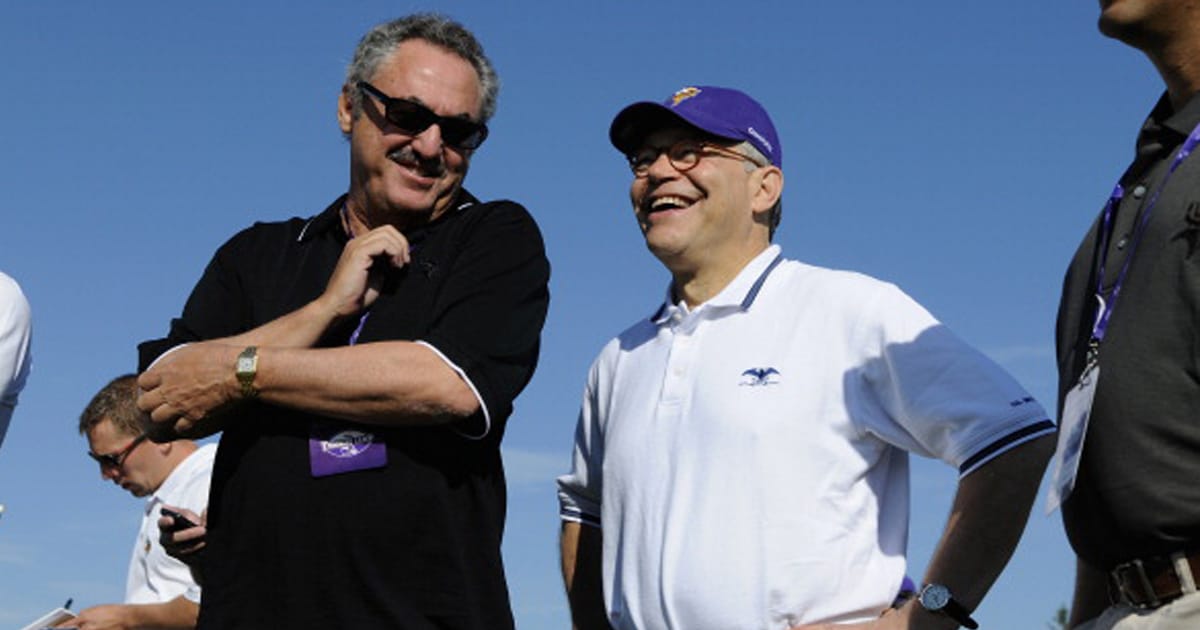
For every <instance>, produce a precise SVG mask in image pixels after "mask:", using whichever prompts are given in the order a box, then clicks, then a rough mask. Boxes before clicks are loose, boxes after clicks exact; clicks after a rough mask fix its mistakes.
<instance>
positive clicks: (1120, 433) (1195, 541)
mask: <svg viewBox="0 0 1200 630" xmlns="http://www.w3.org/2000/svg"><path fill="white" fill-rule="evenodd" d="M1100 5H1101V16H1100V30H1101V31H1102V32H1103V33H1104V34H1105V35H1108V36H1110V37H1114V38H1116V39H1119V40H1121V41H1123V42H1125V43H1126V44H1129V45H1130V46H1133V47H1135V48H1138V49H1140V50H1142V51H1143V52H1144V53H1145V54H1146V55H1147V56H1148V57H1149V58H1150V60H1151V61H1152V62H1153V63H1154V65H1155V67H1156V68H1157V69H1158V71H1159V73H1160V74H1161V75H1162V78H1163V80H1164V81H1165V83H1166V87H1167V92H1166V94H1165V95H1164V96H1163V97H1162V98H1161V99H1160V100H1159V102H1158V105H1157V106H1155V108H1154V110H1153V111H1152V112H1151V113H1150V117H1149V118H1148V119H1147V120H1146V122H1145V124H1144V125H1143V126H1142V129H1141V133H1140V135H1139V136H1138V141H1137V154H1136V157H1135V159H1134V161H1133V164H1132V165H1131V166H1130V167H1129V169H1128V170H1126V171H1125V173H1124V174H1123V175H1122V176H1121V178H1120V180H1119V182H1118V187H1117V188H1116V189H1115V191H1114V193H1113V195H1112V197H1111V198H1110V200H1109V202H1108V203H1107V204H1105V207H1104V210H1103V211H1102V212H1101V215H1100V217H1099V218H1098V219H1097V221H1096V223H1095V224H1094V225H1093V226H1092V228H1091V230H1090V231H1089V232H1088V234H1087V236H1086V237H1085V238H1084V241H1083V243H1082V244H1081V245H1080V247H1079V250H1078V252H1077V253H1076V255H1075V258H1074V260H1073V261H1072V263H1071V267H1070V269H1069V270H1068V272H1067V276H1066V280H1065V283H1064V285H1063V297H1062V303H1061V306H1060V309H1059V315H1058V331H1057V337H1058V364H1059V375H1060V381H1059V383H1060V384H1059V392H1060V396H1059V401H1060V403H1059V404H1060V409H1061V410H1062V425H1061V432H1062V437H1061V438H1060V447H1059V453H1058V455H1056V461H1057V462H1058V463H1057V467H1058V469H1059V470H1058V472H1056V474H1055V479H1054V482H1055V484H1054V490H1053V491H1052V492H1057V493H1058V494H1059V495H1061V496H1065V501H1064V502H1063V503H1062V509H1063V522H1064V524H1065V526H1066V530H1067V534H1068V537H1069V538H1070V540H1071V545H1072V547H1073V548H1074V550H1075V552H1076V554H1077V556H1078V558H1077V577H1076V582H1075V597H1074V605H1073V607H1072V611H1071V625H1072V627H1076V625H1077V624H1083V625H1081V626H1078V627H1083V628H1089V629H1092V630H1095V629H1099V628H1122V629H1126V628H1151V627H1153V628H1156V629H1164V630H1165V629H1169V628H1198V627H1200V595H1197V594H1196V586H1195V582H1196V581H1200V419H1198V418H1197V411H1198V410H1200V363H1198V362H1197V357H1198V356H1200V310H1198V309H1200V256H1198V253H1197V246H1198V245H1200V160H1197V159H1195V157H1192V158H1188V157H1187V155H1188V152H1189V151H1188V149H1190V148H1191V146H1192V145H1194V144H1195V143H1196V140H1197V139H1198V138H1200V134H1198V133H1197V131H1200V127H1198V123H1200V96H1197V92H1198V91H1200V64H1198V63H1197V61H1196V60H1197V59H1200V7H1197V6H1196V4H1195V3H1193V2H1182V1H1180V0H1101V2H1100ZM1080 448H1082V451H1080ZM1075 453H1077V454H1079V457H1078V459H1077V460H1076V461H1078V472H1077V473H1075V474H1072V471H1073V470H1074V468H1073V467H1072V466H1071V463H1072V458H1071V457H1070V455H1071V454H1075ZM1072 484H1073V488H1072ZM1085 622H1086V623H1085Z"/></svg>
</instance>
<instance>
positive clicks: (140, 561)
mask: <svg viewBox="0 0 1200 630" xmlns="http://www.w3.org/2000/svg"><path fill="white" fill-rule="evenodd" d="M216 453H217V447H216V445H215V444H207V445H205V446H201V447H200V448H198V449H196V451H195V452H194V453H192V454H191V455H189V456H188V457H187V459H185V460H183V461H182V462H180V463H179V465H178V466H176V467H175V470H172V471H171V474H170V475H168V476H167V479H166V481H164V482H163V484H162V486H160V487H159V488H158V491H157V492H155V493H154V494H153V495H152V496H151V497H150V498H149V499H147V500H146V509H145V512H144V513H143V514H142V526H141V529H139V530H138V536H137V541H136V542H135V543H134V546H133V557H132V558H131V559H130V561H129V577H128V578H127V580H126V582H125V603H126V604H161V603H163V602H169V601H171V600H173V599H175V598H176V597H178V596H180V595H183V596H184V597H186V598H188V599H189V600H191V601H193V602H199V601H200V586H199V585H198V584H196V581H195V580H194V579H192V572H191V569H188V566H187V565H186V564H184V563H182V562H180V561H178V560H176V559H175V558H172V557H171V556H168V555H167V552H166V550H165V549H163V547H162V545H161V544H159V542H158V538H159V533H158V519H159V516H160V514H159V510H160V509H161V508H162V506H163V505H173V506H176V507H183V508H187V509H189V510H191V511H193V512H195V513H196V514H199V513H201V512H202V511H204V507H205V506H206V505H208V486H209V480H210V479H211V478H212V464H213V457H214V456H215V455H216Z"/></svg>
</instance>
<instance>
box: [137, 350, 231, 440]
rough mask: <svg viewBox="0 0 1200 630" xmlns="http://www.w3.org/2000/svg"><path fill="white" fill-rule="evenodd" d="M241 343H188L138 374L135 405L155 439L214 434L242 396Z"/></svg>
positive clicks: (222, 425)
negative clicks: (239, 372)
mask: <svg viewBox="0 0 1200 630" xmlns="http://www.w3.org/2000/svg"><path fill="white" fill-rule="evenodd" d="M240 350H241V349H240V348H238V347H237V346H229V345H224V344H221V343H217V342H211V341H209V342H202V343H194V344H189V345H187V346H184V347H181V348H178V349H176V350H173V351H171V352H170V353H168V354H166V355H163V356H162V357H161V358H160V359H159V360H158V361H157V362H156V363H155V364H154V365H153V366H151V368H150V369H148V370H146V371H145V372H144V373H143V374H142V375H141V376H139V377H138V387H139V388H141V390H142V391H141V394H140V395H139V396H138V402H137V405H138V409H140V410H141V411H142V412H143V413H144V414H146V415H145V416H144V417H143V420H144V421H146V422H145V427H146V433H147V434H148V435H149V436H150V439H151V440H154V441H155V442H168V441H171V440H175V439H179V438H181V437H188V438H197V437H203V436H206V435H212V434H213V433H216V432H218V431H220V430H221V429H222V428H224V422H225V419H226V418H225V417H224V416H225V412H226V411H227V410H228V409H229V408H230V407H231V406H232V405H233V403H235V402H237V401H238V400H240V398H241V388H240V386H239V385H238V382H237V377H236V375H235V369H234V365H235V363H236V361H237V355H238V352H240Z"/></svg>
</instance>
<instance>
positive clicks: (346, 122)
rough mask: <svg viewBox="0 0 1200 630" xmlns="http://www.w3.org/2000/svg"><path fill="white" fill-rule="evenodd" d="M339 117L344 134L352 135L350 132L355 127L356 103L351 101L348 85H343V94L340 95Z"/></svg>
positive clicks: (339, 124)
mask: <svg viewBox="0 0 1200 630" xmlns="http://www.w3.org/2000/svg"><path fill="white" fill-rule="evenodd" d="M337 117H338V127H340V128H341V129H342V133H344V134H346V135H350V130H351V129H352V128H353V127H354V102H353V101H352V100H351V99H350V86H348V85H343V86H342V91H341V93H339V94H338V104H337Z"/></svg>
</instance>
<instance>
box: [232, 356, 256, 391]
mask: <svg viewBox="0 0 1200 630" xmlns="http://www.w3.org/2000/svg"><path fill="white" fill-rule="evenodd" d="M235 373H236V374H237V380H238V383H239V384H241V386H242V397H244V398H254V397H255V396H257V395H258V389H256V388H255V387H254V377H255V376H257V375H258V348H257V347H256V346H247V347H246V349H245V350H242V353H241V354H239V355H238V358H237V364H236V366H235Z"/></svg>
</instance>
